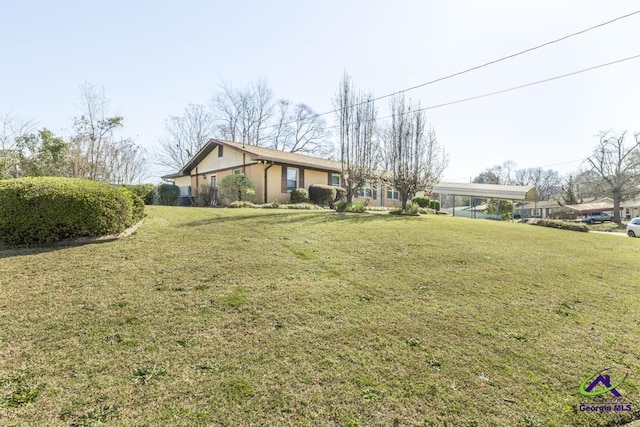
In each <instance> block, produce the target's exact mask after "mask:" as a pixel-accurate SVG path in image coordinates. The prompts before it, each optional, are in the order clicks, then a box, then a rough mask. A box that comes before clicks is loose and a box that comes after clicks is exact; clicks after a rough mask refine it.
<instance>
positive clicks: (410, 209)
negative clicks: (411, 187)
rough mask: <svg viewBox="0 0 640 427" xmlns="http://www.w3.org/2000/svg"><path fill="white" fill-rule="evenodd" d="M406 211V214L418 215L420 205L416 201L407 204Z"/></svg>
mask: <svg viewBox="0 0 640 427" xmlns="http://www.w3.org/2000/svg"><path fill="white" fill-rule="evenodd" d="M406 213H407V215H420V205H418V204H417V203H411V204H407V208H406Z"/></svg>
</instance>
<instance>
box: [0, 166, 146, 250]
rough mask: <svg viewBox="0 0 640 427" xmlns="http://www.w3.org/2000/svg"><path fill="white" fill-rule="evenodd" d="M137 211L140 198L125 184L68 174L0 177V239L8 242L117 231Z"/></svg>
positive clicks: (140, 208)
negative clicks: (86, 178) (67, 176)
mask: <svg viewBox="0 0 640 427" xmlns="http://www.w3.org/2000/svg"><path fill="white" fill-rule="evenodd" d="M134 206H135V209H134ZM134 211H135V213H134ZM143 215H144V204H143V203H142V200H141V199H140V198H138V197H137V196H135V195H134V194H133V193H132V192H130V191H129V190H127V189H125V188H118V187H114V186H111V185H108V184H103V183H99V182H95V181H89V180H83V179H74V178H52V177H38V178H19V179H8V180H4V181H0V241H1V242H2V243H6V244H9V245H29V244H37V243H50V242H54V241H56V240H60V239H64V238H68V237H83V236H103V235H107V234H113V233H119V232H122V231H123V230H125V229H126V228H127V227H130V226H131V225H133V224H134V223H135V222H137V220H138V219H139V218H141V216H143Z"/></svg>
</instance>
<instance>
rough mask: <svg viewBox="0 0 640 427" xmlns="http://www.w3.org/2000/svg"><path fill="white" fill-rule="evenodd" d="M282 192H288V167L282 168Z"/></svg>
mask: <svg viewBox="0 0 640 427" xmlns="http://www.w3.org/2000/svg"><path fill="white" fill-rule="evenodd" d="M280 191H281V192H283V193H286V192H287V167H286V166H282V185H281V186H280Z"/></svg>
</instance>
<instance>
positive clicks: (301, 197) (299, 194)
mask: <svg viewBox="0 0 640 427" xmlns="http://www.w3.org/2000/svg"><path fill="white" fill-rule="evenodd" d="M308 201H309V192H308V191H307V190H305V189H304V188H296V189H294V190H291V199H290V202H291V203H307V202H308Z"/></svg>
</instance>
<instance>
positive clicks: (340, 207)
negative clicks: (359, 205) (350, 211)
mask: <svg viewBox="0 0 640 427" xmlns="http://www.w3.org/2000/svg"><path fill="white" fill-rule="evenodd" d="M347 206H349V205H348V203H347V201H346V200H344V199H342V200H338V201H337V202H336V211H338V212H344V211H346V210H347Z"/></svg>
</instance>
